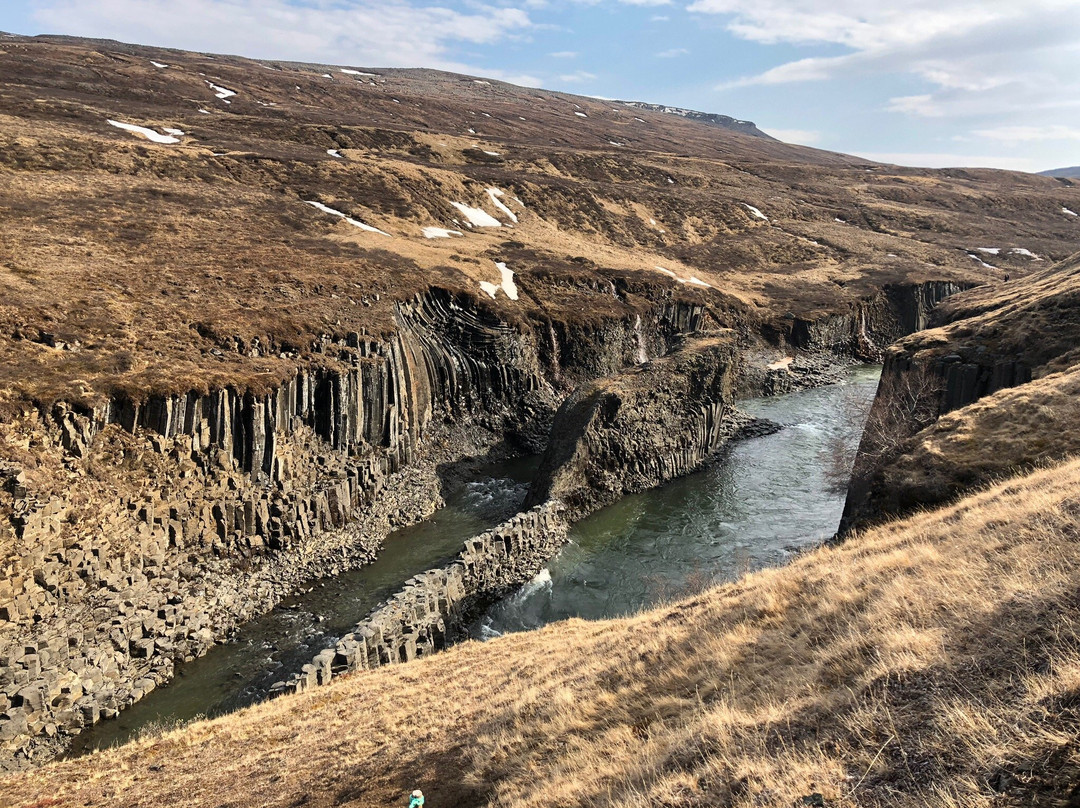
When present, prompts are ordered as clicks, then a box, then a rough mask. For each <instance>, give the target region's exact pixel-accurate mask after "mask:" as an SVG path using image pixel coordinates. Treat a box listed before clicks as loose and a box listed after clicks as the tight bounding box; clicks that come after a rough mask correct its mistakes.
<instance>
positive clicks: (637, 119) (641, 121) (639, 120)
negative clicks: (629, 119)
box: [634, 118, 645, 123]
mask: <svg viewBox="0 0 1080 808" xmlns="http://www.w3.org/2000/svg"><path fill="white" fill-rule="evenodd" d="M634 120H635V121H637V122H638V123H645V121H643V120H642V119H641V118H634Z"/></svg>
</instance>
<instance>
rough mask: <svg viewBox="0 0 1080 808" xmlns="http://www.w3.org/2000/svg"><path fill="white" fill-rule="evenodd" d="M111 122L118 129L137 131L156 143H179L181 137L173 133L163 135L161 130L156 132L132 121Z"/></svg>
mask: <svg viewBox="0 0 1080 808" xmlns="http://www.w3.org/2000/svg"><path fill="white" fill-rule="evenodd" d="M109 123H110V124H112V125H113V126H115V127H117V128H118V129H126V130H127V131H129V132H137V133H138V134H140V135H142V136H143V137H145V138H146V139H147V140H152V141H153V142H154V143H179V142H180V138H176V137H173V136H172V135H163V134H161V133H160V132H155V131H154V130H153V129H147V128H146V127H145V126H135V124H132V123H120V121H113V120H110V121H109Z"/></svg>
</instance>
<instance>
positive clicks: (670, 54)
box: [656, 48, 690, 59]
mask: <svg viewBox="0 0 1080 808" xmlns="http://www.w3.org/2000/svg"><path fill="white" fill-rule="evenodd" d="M689 52H690V51H689V50H687V49H686V48H671V49H670V50H666V51H660V52H659V53H658V54H656V57H657V58H658V59H674V58H675V57H676V56H685V55H686V54H688V53H689Z"/></svg>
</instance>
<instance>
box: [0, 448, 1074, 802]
mask: <svg viewBox="0 0 1080 808" xmlns="http://www.w3.org/2000/svg"><path fill="white" fill-rule="evenodd" d="M1078 491H1080V461H1070V462H1067V463H1065V464H1064V465H1061V466H1059V467H1056V468H1053V469H1048V470H1041V471H1037V472H1035V473H1033V474H1031V475H1030V476H1027V477H1023V478H1017V479H1015V480H1013V481H1010V482H1007V483H1004V484H1001V485H999V486H997V487H996V488H993V489H990V490H988V491H986V492H984V493H980V494H977V495H973V496H971V497H969V498H967V499H965V500H963V501H961V502H960V503H958V504H956V505H954V506H950V507H948V508H945V509H943V510H941V511H937V512H934V513H927V514H920V515H916V516H914V517H911V518H910V519H908V520H906V521H903V522H898V523H894V524H891V525H887V526H884V527H881V528H878V529H875V530H873V531H871V532H868V533H866V534H864V535H859V536H855V537H853V538H852V539H851V540H849V541H848V542H847V543H845V544H844V545H842V546H839V547H835V548H823V549H819V550H816V551H814V552H811V553H808V554H806V555H804V556H802V557H800V558H798V559H797V560H795V561H794V562H793V563H792V564H791V565H789V566H787V567H785V568H780V569H771V570H765V571H763V572H759V573H756V574H753V575H750V576H748V577H746V578H745V579H743V580H742V581H739V582H737V583H734V584H730V585H726V586H722V587H720V588H717V589H714V590H711V591H709V592H707V593H705V594H702V595H700V596H697V597H694V598H691V599H688V600H685V601H682V602H680V603H676V604H674V605H672V606H669V607H664V608H660V609H657V610H654V611H651V612H648V613H645V614H642V615H639V616H635V617H632V618H628V619H624V620H618V621H608V622H600V623H587V622H583V621H570V622H566V623H560V624H556V625H552V626H549V627H548V628H546V629H544V630H542V631H539V632H535V633H530V634H520V635H514V636H509V637H505V638H502V639H499V640H496V641H493V642H490V643H487V644H478V643H468V644H465V645H462V646H458V647H457V648H455V649H452V650H451V651H449V652H447V653H444V654H440V655H437V656H435V657H431V658H428V659H425V660H420V661H418V662H416V663H414V664H410V665H407V666H402V667H394V668H388V669H383V670H379V671H374V672H364V673H360V674H357V675H353V676H351V677H347V678H344V679H342V680H338V681H336V682H335V683H334V684H333V685H331V686H330V687H327V688H322V689H319V690H318V691H316V692H312V693H308V694H303V695H300V696H296V697H289V698H284V699H280V700H277V701H273V702H270V703H268V704H264V705H261V706H257V707H255V708H253V709H250V710H247V711H245V712H242V713H239V714H236V715H233V716H229V717H225V718H222V719H218V720H215V721H212V722H204V723H198V724H194V725H191V726H189V727H187V728H184V729H181V730H178V731H173V732H170V733H167V734H163V735H159V736H155V737H147V738H144V739H143V740H141V741H139V742H137V743H135V744H133V745H130V746H128V747H124V748H123V749H120V750H114V751H111V752H107V753H99V754H96V755H93V756H90V757H87V758H83V759H80V760H76V761H72V762H66V763H58V764H57V763H54V764H51V765H49V766H46V767H45V768H43V769H41V770H38V771H35V772H29V773H25V774H22V775H18V776H15V777H13V778H11V779H8V780H7V781H3V782H0V794H3V795H5V798H6V800H7V801H8V802H10V803H11V804H14V805H33V804H35V803H36V804H39V805H44V804H50V805H52V804H56V805H141V806H166V805H186V806H223V805H229V806H249V805H250V806H255V805H260V806H261V805H273V806H291V805H296V806H299V805H319V806H321V805H357V806H360V805H362V806H383V805H390V804H394V803H396V802H399V801H400V800H401V799H402V796H403V795H404V794H405V793H407V792H408V791H409V790H411V789H412V788H414V787H417V786H419V787H422V788H423V789H424V790H425V792H426V793H428V794H429V801H430V804H431V805H432V806H444V805H481V804H494V805H500V806H515V807H517V806H521V807H524V806H536V807H537V808H539V806H548V805H550V806H564V805H590V806H604V805H618V806H624V807H632V806H645V805H664V806H697V805H700V806H706V805H709V806H715V805H740V806H741V805H746V806H749V805H784V806H789V805H792V804H793V801H795V800H796V799H797V798H799V797H800V796H803V795H806V794H809V793H810V792H811V791H813V790H815V789H817V790H819V791H820V792H822V793H823V794H824V795H825V796H826V797H827V798H828V799H829V801H830V805H839V806H848V805H851V806H854V805H860V806H875V805H904V806H916V805H935V806H938V805H964V806H983V805H986V806H989V805H995V806H997V805H1044V806H1053V805H1072V804H1075V803H1074V802H1071V801H1069V799H1070V795H1069V789H1072V788H1073V787H1074V784H1075V783H1077V782H1080V746H1078V741H1080V712H1078V708H1080V618H1078V612H1077V606H1078V599H1077V592H1078V586H1080V547H1078V543H1080V530H1078V528H1080V494H1078ZM995 787H996V788H997V789H999V790H1001V791H1003V792H1004V794H998V793H997V792H996V791H995V790H994V789H995ZM1075 797H1076V795H1073V796H1072V798H1073V799H1075ZM41 800H45V801H44V802H39V801H41ZM48 800H56V802H49V801H48ZM2 802H4V798H0V803H2Z"/></svg>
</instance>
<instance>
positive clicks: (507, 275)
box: [480, 261, 518, 300]
mask: <svg viewBox="0 0 1080 808" xmlns="http://www.w3.org/2000/svg"><path fill="white" fill-rule="evenodd" d="M495 266H496V267H497V268H498V270H499V273H500V274H501V275H502V283H500V284H497V285H496V284H494V283H488V282H487V281H480V288H481V289H483V290H484V291H485V292H487V293H488V294H489V295H491V299H492V300H494V299H495V293H496V292H498V291H499V290H500V289H502V290H503V292H505V293H506V296H507V297H508V298H510V299H511V300H517V299H518V290H517V284H516V283H514V272H513V270H511V269H507V268H506V264H504V263H502V262H501V261H498V262H496V263H495Z"/></svg>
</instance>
